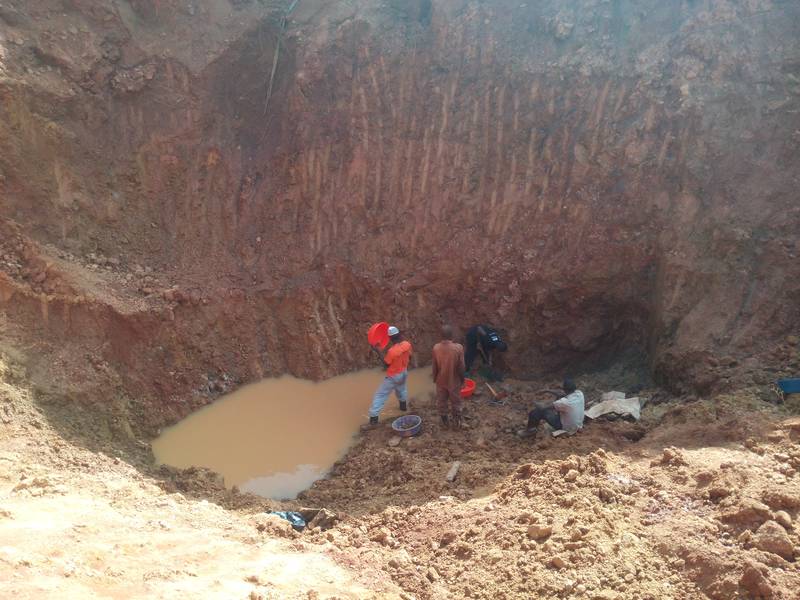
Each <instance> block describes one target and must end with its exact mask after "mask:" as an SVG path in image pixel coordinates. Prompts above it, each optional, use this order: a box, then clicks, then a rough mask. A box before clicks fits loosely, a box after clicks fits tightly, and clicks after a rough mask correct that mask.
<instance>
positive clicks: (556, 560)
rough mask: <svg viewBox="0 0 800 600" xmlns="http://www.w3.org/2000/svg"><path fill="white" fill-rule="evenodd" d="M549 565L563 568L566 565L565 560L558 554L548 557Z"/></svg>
mask: <svg viewBox="0 0 800 600" xmlns="http://www.w3.org/2000/svg"><path fill="white" fill-rule="evenodd" d="M550 566H551V567H553V568H554V569H563V568H564V567H566V566H567V562H566V561H565V560H564V559H563V558H561V557H560V556H554V557H553V558H551V559H550Z"/></svg>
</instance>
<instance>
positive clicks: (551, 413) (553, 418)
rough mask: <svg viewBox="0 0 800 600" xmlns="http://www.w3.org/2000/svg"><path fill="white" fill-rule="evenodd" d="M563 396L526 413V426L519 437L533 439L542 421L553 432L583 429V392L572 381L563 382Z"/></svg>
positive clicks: (571, 431) (572, 431)
mask: <svg viewBox="0 0 800 600" xmlns="http://www.w3.org/2000/svg"><path fill="white" fill-rule="evenodd" d="M563 387H564V396H563V397H561V398H559V399H558V400H555V401H552V402H547V403H545V404H540V405H537V406H536V407H535V408H534V409H533V410H532V411H531V412H529V413H528V426H527V427H526V428H525V429H523V430H522V431H520V432H519V435H520V437H533V436H535V435H536V428H537V427H538V426H539V423H540V422H541V421H542V420H545V421H547V423H548V424H549V425H550V427H552V428H553V429H555V430H559V429H562V430H564V431H566V432H567V433H575V432H576V431H578V430H579V429H582V428H583V410H584V407H585V406H584V398H583V392H582V391H580V390H579V389H577V388H576V387H575V382H574V381H572V379H569V378H567V379H565V380H564V384H563Z"/></svg>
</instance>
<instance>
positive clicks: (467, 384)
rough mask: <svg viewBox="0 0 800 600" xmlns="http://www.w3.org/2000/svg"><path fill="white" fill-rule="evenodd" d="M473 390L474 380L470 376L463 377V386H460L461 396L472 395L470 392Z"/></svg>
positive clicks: (467, 396)
mask: <svg viewBox="0 0 800 600" xmlns="http://www.w3.org/2000/svg"><path fill="white" fill-rule="evenodd" d="M474 391H475V381H473V380H472V379H470V378H468V377H467V378H465V379H464V387H462V388H461V397H462V398H469V397H470V396H472V393H473V392H474Z"/></svg>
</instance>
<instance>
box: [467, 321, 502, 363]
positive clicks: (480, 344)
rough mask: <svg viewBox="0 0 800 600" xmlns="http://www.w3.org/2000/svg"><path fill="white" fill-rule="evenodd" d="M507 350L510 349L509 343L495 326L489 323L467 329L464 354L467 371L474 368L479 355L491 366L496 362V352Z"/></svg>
mask: <svg viewBox="0 0 800 600" xmlns="http://www.w3.org/2000/svg"><path fill="white" fill-rule="evenodd" d="M506 350H508V344H506V343H505V342H504V341H503V340H502V339H501V338H500V334H499V333H497V330H496V329H494V328H493V327H490V326H489V325H475V326H474V327H470V328H469V329H468V330H467V335H466V355H465V356H464V362H465V366H466V369H467V373H469V372H470V371H471V370H472V363H474V362H475V359H476V358H478V356H479V355H480V357H481V358H482V359H483V362H484V364H486V365H487V366H489V367H490V368H491V367H492V366H493V363H494V354H495V353H497V352H505V351H506Z"/></svg>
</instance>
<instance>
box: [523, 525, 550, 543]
mask: <svg viewBox="0 0 800 600" xmlns="http://www.w3.org/2000/svg"><path fill="white" fill-rule="evenodd" d="M551 535H553V528H552V527H550V526H549V525H540V524H538V523H534V524H533V525H531V526H530V527H528V538H529V539H532V540H543V539H546V538H549V537H550V536H551Z"/></svg>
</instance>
